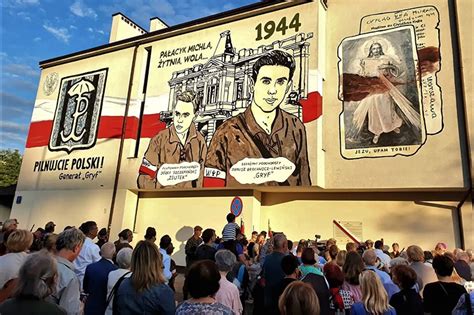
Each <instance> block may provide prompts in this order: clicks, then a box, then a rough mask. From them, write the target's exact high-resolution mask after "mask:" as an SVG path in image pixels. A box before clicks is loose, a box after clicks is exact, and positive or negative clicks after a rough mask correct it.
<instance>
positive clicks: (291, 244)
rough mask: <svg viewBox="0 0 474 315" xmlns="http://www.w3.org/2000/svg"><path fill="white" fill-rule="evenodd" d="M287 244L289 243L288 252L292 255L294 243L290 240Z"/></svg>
mask: <svg viewBox="0 0 474 315" xmlns="http://www.w3.org/2000/svg"><path fill="white" fill-rule="evenodd" d="M287 242H288V250H289V251H290V253H292V251H293V242H292V241H290V240H288V241H287Z"/></svg>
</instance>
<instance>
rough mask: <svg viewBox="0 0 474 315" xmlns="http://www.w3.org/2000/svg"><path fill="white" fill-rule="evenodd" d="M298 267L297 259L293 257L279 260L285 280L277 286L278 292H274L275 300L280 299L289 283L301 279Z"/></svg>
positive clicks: (289, 256) (287, 256) (288, 256)
mask: <svg viewBox="0 0 474 315" xmlns="http://www.w3.org/2000/svg"><path fill="white" fill-rule="evenodd" d="M298 266H299V262H298V258H296V257H295V256H293V255H286V256H285V257H283V259H282V260H281V269H283V272H284V273H285V278H283V280H281V282H280V284H279V286H278V290H277V291H276V292H277V300H278V299H279V298H280V296H281V295H282V294H283V291H285V289H286V287H287V286H288V285H289V284H290V283H292V282H293V281H296V280H298V279H299V278H300V277H301V271H300V269H299V268H298Z"/></svg>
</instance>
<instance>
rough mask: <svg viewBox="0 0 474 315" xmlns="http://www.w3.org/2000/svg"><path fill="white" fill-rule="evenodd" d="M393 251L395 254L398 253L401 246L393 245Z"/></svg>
mask: <svg viewBox="0 0 474 315" xmlns="http://www.w3.org/2000/svg"><path fill="white" fill-rule="evenodd" d="M392 251H393V252H394V253H398V252H399V251H400V245H398V243H393V244H392Z"/></svg>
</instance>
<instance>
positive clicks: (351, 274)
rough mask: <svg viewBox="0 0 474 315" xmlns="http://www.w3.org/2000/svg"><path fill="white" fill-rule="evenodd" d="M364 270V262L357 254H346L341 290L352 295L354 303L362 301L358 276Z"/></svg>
mask: <svg viewBox="0 0 474 315" xmlns="http://www.w3.org/2000/svg"><path fill="white" fill-rule="evenodd" d="M363 270H364V262H363V261H362V257H360V255H359V253H357V252H348V253H347V256H346V261H345V262H344V266H342V271H343V272H344V284H343V285H342V288H343V289H344V290H348V291H350V292H351V293H352V297H353V298H354V302H359V301H361V300H362V291H361V289H360V283H359V275H360V274H361V273H362V271H363Z"/></svg>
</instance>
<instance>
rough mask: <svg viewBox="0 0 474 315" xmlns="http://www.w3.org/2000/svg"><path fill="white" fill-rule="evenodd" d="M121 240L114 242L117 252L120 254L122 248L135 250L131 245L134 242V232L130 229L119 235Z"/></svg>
mask: <svg viewBox="0 0 474 315" xmlns="http://www.w3.org/2000/svg"><path fill="white" fill-rule="evenodd" d="M118 237H119V239H118V240H116V241H115V242H114V244H115V252H116V253H118V252H119V251H120V250H121V249H122V248H131V249H133V247H132V245H130V243H131V242H132V241H133V232H132V230H130V229H125V230H123V231H121V232H120V233H119V234H118Z"/></svg>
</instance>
